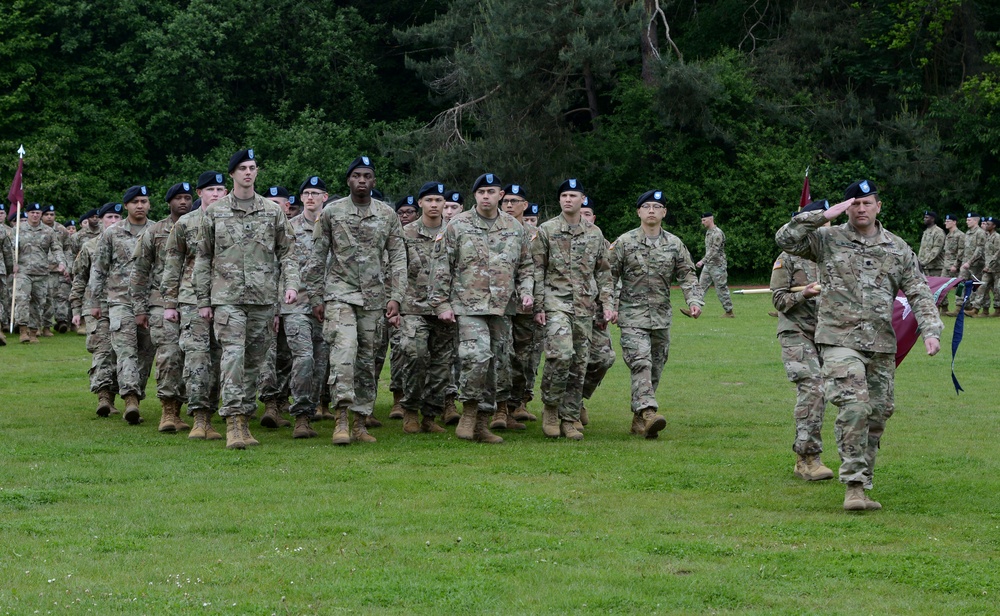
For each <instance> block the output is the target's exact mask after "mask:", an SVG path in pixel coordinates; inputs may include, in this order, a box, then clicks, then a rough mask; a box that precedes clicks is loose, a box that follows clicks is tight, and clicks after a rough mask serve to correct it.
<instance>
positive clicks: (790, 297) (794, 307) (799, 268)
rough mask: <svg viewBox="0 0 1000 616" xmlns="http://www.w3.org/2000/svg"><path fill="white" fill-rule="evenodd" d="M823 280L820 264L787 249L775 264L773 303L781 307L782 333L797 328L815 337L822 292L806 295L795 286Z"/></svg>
mask: <svg viewBox="0 0 1000 616" xmlns="http://www.w3.org/2000/svg"><path fill="white" fill-rule="evenodd" d="M818 281H819V270H818V269H817V268H816V264H815V263H813V262H812V261H809V260H808V259H803V258H802V257H796V256H795V255H790V254H788V253H787V252H783V253H781V254H780V255H778V258H777V260H775V262H774V266H773V267H772V268H771V303H772V304H774V307H775V308H776V309H777V311H778V333H779V334H782V333H784V332H797V333H800V334H804V335H805V336H806V337H808V338H809V339H812V337H813V334H815V333H816V306H817V305H818V304H819V296H818V295H817V296H815V297H805V296H804V295H802V291H792V290H791V289H792V287H804V286H806V285H807V284H809V283H811V282H818Z"/></svg>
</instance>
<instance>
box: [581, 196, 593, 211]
mask: <svg viewBox="0 0 1000 616" xmlns="http://www.w3.org/2000/svg"><path fill="white" fill-rule="evenodd" d="M583 208H587V209H588V210H590V211H591V212H593V211H594V204H593V203H592V202H591V201H590V197H584V198H583V205H581V206H580V209H581V210H582V209H583Z"/></svg>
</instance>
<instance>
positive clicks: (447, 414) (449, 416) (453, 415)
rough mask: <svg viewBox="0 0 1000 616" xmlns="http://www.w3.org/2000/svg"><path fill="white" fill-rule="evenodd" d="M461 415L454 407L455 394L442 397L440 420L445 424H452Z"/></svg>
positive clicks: (455, 422) (456, 421)
mask: <svg viewBox="0 0 1000 616" xmlns="http://www.w3.org/2000/svg"><path fill="white" fill-rule="evenodd" d="M461 418H462V416H461V415H459V414H458V409H456V408H455V396H447V397H445V399H444V412H443V413H442V414H441V422H442V423H443V424H444V425H446V426H454V425H455V424H457V423H458V420H459V419H461Z"/></svg>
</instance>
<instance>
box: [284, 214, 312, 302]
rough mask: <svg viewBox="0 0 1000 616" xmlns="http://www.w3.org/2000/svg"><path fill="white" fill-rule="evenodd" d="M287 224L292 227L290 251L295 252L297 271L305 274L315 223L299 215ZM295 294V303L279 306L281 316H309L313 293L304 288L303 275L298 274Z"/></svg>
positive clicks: (304, 279) (285, 284) (309, 257)
mask: <svg viewBox="0 0 1000 616" xmlns="http://www.w3.org/2000/svg"><path fill="white" fill-rule="evenodd" d="M288 224H290V225H291V226H292V233H294V234H295V247H294V248H293V249H292V250H293V251H294V252H295V260H296V262H297V263H298V268H299V269H298V271H299V272H305V271H306V270H307V268H308V267H309V259H311V258H312V250H313V233H314V232H315V231H316V222H315V221H310V220H309V219H308V218H306V217H305V216H303V215H302V214H299V215H298V216H296V217H294V218H292V219H291V220H289V221H288ZM282 281H283V285H282V286H283V287H284V288H288V286H287V283H284V279H282ZM297 293H298V295H297V296H296V298H295V303H293V304H285V303H282V304H281V314H311V312H312V307H311V305H310V298H311V297H312V296H313V295H314V294H315V292H314V291H313V289H310V288H309V287H307V286H306V277H305V276H304V275H303V274H299V288H298V289H297Z"/></svg>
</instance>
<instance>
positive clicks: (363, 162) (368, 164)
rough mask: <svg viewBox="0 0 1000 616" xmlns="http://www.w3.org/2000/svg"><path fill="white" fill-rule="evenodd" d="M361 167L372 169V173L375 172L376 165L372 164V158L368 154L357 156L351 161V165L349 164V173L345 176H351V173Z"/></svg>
mask: <svg viewBox="0 0 1000 616" xmlns="http://www.w3.org/2000/svg"><path fill="white" fill-rule="evenodd" d="M360 168H365V169H371V170H372V173H375V165H374V164H372V159H370V158H368V157H367V156H358V157H357V158H355V159H354V161H352V162H351V164H350V165H348V166H347V173H346V174H345V175H344V177H348V178H349V177H351V174H352V173H354V170H355V169H360Z"/></svg>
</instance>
